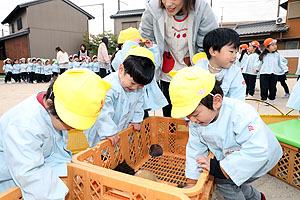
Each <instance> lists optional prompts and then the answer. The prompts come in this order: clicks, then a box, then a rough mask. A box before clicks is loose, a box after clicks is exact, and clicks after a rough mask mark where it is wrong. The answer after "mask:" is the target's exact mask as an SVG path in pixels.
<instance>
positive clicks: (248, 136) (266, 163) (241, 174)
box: [185, 97, 282, 186]
mask: <svg viewBox="0 0 300 200" xmlns="http://www.w3.org/2000/svg"><path fill="white" fill-rule="evenodd" d="M208 150H210V151H211V152H212V153H213V154H214V155H215V156H216V159H217V160H218V161H220V165H221V167H222V168H223V170H224V171H225V172H226V173H227V174H228V175H229V177H230V178H231V179H232V181H233V182H234V183H235V184H236V185H237V186H240V185H241V184H243V183H244V182H245V181H247V180H248V179H249V178H252V177H253V178H258V177H261V176H263V175H264V174H266V173H267V172H268V171H270V170H271V169H272V168H273V167H274V166H275V165H276V164H277V162H278V161H279V159H280V158H281V156H282V149H281V146H280V144H279V142H278V141H277V139H276V137H275V136H274V135H273V133H272V131H271V130H270V129H269V128H268V126H267V125H266V124H265V123H264V122H263V121H262V119H261V118H260V116H259V114H258V113H257V111H256V110H255V109H254V108H253V107H252V106H251V105H249V104H247V103H245V102H244V101H240V100H238V99H231V98H226V97H225V98H224V99H223V103H222V107H221V110H220V113H219V117H218V119H217V120H216V121H215V122H213V123H211V124H209V125H208V126H206V127H204V126H201V125H199V124H195V123H190V126H189V140H188V144H187V147H186V170H185V175H186V177H187V178H190V179H198V178H199V176H200V174H201V172H202V169H201V168H199V167H198V166H199V164H197V162H196V159H197V158H199V157H201V156H207V155H208Z"/></svg>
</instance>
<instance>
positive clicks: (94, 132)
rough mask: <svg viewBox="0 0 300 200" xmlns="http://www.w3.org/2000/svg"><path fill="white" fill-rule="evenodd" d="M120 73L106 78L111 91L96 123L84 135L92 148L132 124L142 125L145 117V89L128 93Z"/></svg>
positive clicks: (114, 73)
mask: <svg viewBox="0 0 300 200" xmlns="http://www.w3.org/2000/svg"><path fill="white" fill-rule="evenodd" d="M118 73H119V72H118V71H117V72H113V73H111V74H110V75H108V76H106V77H105V78H104V80H106V81H108V82H110V83H111V89H110V90H109V91H108V92H107V94H106V97H105V104H104V106H103V108H102V110H101V113H100V115H99V116H98V119H97V121H96V123H95V124H94V125H93V126H92V127H91V128H90V129H88V130H85V131H84V133H85V135H86V137H87V139H88V143H89V145H90V146H91V147H94V146H96V144H97V143H98V142H100V141H102V140H104V139H106V137H108V136H113V135H115V134H116V133H118V132H120V131H122V130H124V129H126V128H127V127H128V125H129V124H130V123H141V122H142V121H143V117H144V110H143V93H144V92H143V89H140V90H133V91H130V92H126V91H125V90H124V89H123V87H122V86H121V83H120V80H119V76H118Z"/></svg>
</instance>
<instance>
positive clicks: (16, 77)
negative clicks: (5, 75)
mask: <svg viewBox="0 0 300 200" xmlns="http://www.w3.org/2000/svg"><path fill="white" fill-rule="evenodd" d="M13 79H14V80H15V82H19V83H20V82H21V76H20V74H13Z"/></svg>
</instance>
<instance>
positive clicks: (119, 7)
mask: <svg viewBox="0 0 300 200" xmlns="http://www.w3.org/2000/svg"><path fill="white" fill-rule="evenodd" d="M120 9H121V5H120V0H118V12H119V11H120Z"/></svg>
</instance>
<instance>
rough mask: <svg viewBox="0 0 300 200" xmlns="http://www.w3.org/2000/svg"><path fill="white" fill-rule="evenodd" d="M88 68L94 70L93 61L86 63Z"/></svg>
mask: <svg viewBox="0 0 300 200" xmlns="http://www.w3.org/2000/svg"><path fill="white" fill-rule="evenodd" d="M88 69H89V70H91V71H94V63H93V62H89V63H88Z"/></svg>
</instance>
